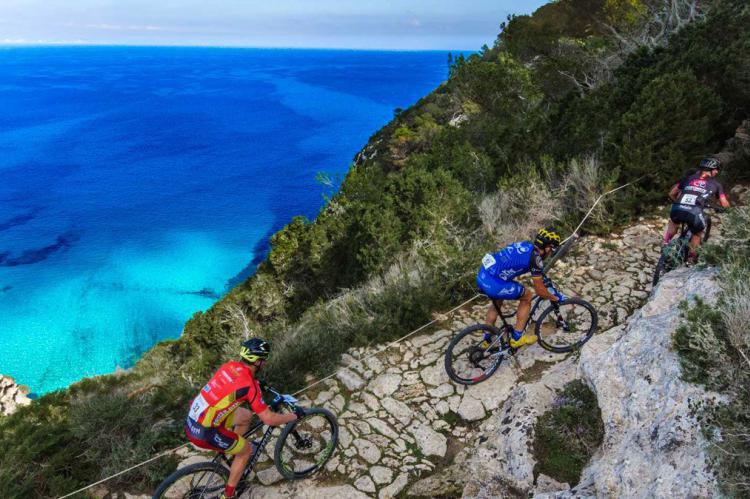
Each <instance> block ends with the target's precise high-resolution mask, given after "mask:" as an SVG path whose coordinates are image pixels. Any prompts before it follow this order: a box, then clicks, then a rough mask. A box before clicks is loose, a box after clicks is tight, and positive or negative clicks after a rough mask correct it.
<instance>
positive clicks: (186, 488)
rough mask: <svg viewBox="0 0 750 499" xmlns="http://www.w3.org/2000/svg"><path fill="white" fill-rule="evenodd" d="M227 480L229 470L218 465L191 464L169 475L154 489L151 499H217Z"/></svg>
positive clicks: (209, 462) (207, 463) (213, 463)
mask: <svg viewBox="0 0 750 499" xmlns="http://www.w3.org/2000/svg"><path fill="white" fill-rule="evenodd" d="M228 479H229V470H228V469H226V468H225V467H224V466H222V465H220V464H219V463H216V462H213V461H206V462H204V463H196V464H191V465H188V466H185V467H184V468H180V469H179V470H177V471H175V472H174V473H172V474H171V475H169V476H168V477H167V478H166V479H165V480H164V481H163V482H162V483H161V484H160V485H159V487H158V488H157V489H156V491H155V492H154V495H153V499H218V497H219V496H221V493H222V492H224V488H225V487H226V484H227V480H228Z"/></svg>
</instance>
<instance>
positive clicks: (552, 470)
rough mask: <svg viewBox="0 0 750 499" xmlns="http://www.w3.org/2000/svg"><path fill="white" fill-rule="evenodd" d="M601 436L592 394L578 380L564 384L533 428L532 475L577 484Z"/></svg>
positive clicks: (602, 427) (602, 431) (599, 422)
mask: <svg viewBox="0 0 750 499" xmlns="http://www.w3.org/2000/svg"><path fill="white" fill-rule="evenodd" d="M603 437H604V423H602V418H601V412H600V411H599V406H598V405H597V402H596V395H594V392H592V391H591V389H590V388H589V387H588V386H587V385H586V384H585V383H584V382H583V381H581V380H575V381H572V382H570V383H568V384H567V385H565V387H564V388H563V389H562V391H561V392H560V393H559V394H558V395H557V397H556V398H555V400H554V402H553V403H552V409H551V410H550V411H548V412H546V413H544V414H543V415H542V416H541V417H540V418H539V419H538V420H537V423H536V426H535V427H534V457H535V459H536V462H537V464H536V466H535V467H534V475H535V476H538V475H539V474H540V473H544V474H545V475H548V476H551V477H552V478H554V479H555V480H558V481H560V482H566V483H568V484H570V485H571V486H573V485H575V484H577V483H578V481H579V480H580V478H581V471H582V470H583V467H584V466H585V465H586V463H588V461H589V459H590V458H591V456H592V455H593V454H594V452H595V451H596V449H597V447H599V444H600V443H601V441H602V438H603Z"/></svg>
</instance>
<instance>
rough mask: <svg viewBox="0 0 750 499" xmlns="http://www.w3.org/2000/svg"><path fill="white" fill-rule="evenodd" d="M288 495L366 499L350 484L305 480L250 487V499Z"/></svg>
mask: <svg viewBox="0 0 750 499" xmlns="http://www.w3.org/2000/svg"><path fill="white" fill-rule="evenodd" d="M280 497H289V498H295V499H368V498H369V497H370V496H368V495H367V494H364V493H362V492H360V491H358V490H357V489H355V488H354V487H352V486H351V485H336V486H324V487H318V486H315V485H312V484H310V483H309V481H307V480H303V481H297V482H287V483H285V484H283V485H281V486H272V487H258V486H256V487H251V488H250V499H278V498H280Z"/></svg>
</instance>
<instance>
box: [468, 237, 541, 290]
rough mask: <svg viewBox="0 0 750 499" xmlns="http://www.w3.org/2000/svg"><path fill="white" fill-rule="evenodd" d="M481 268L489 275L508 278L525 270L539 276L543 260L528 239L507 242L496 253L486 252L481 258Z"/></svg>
mask: <svg viewBox="0 0 750 499" xmlns="http://www.w3.org/2000/svg"><path fill="white" fill-rule="evenodd" d="M482 269H484V270H485V271H487V272H488V273H489V274H490V275H491V276H493V277H497V278H499V279H503V280H506V281H507V280H510V279H513V278H515V277H518V276H520V275H522V274H525V273H527V272H531V275H532V276H540V275H542V272H543V270H544V261H543V260H542V255H540V254H539V250H537V249H536V247H535V246H534V245H533V244H532V243H531V242H529V241H521V242H518V243H513V244H509V245H508V246H506V247H505V248H503V249H501V250H500V251H498V252H497V253H492V254H489V253H488V254H486V255H484V258H482Z"/></svg>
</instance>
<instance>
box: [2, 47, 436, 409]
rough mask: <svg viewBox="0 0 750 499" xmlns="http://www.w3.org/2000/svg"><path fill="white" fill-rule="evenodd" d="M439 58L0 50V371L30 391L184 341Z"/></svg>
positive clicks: (312, 206)
mask: <svg viewBox="0 0 750 499" xmlns="http://www.w3.org/2000/svg"><path fill="white" fill-rule="evenodd" d="M447 58H448V53H447V52H441V51H435V52H397V51H393V52H382V51H351V50H291V49H289V50H287V49H229V48H188V47H92V46H88V47H80V46H78V47H55V46H51V47H0V347H1V348H0V373H2V374H3V375H9V376H12V377H13V378H15V380H16V381H17V382H18V383H20V384H24V385H27V386H28V387H29V388H30V390H31V392H32V395H34V396H38V395H41V394H44V393H48V392H50V391H54V390H56V389H60V388H63V387H66V386H68V385H69V384H71V383H73V382H75V381H77V380H80V379H82V378H84V377H87V376H93V375H99V374H104V373H110V372H113V371H116V370H117V369H118V368H123V369H126V368H128V367H130V366H132V365H133V364H134V363H135V362H136V361H137V359H138V358H139V357H140V356H141V355H142V354H143V352H144V351H146V350H148V349H149V348H150V347H152V346H153V345H154V344H156V343H157V342H159V341H162V340H166V339H170V338H177V337H179V335H180V333H181V331H182V328H183V326H184V324H185V322H186V321H187V320H188V319H189V318H190V317H191V316H192V315H193V314H195V313H196V312H199V311H203V310H206V309H207V308H209V307H210V306H211V305H212V304H213V303H215V302H216V300H217V299H219V298H220V297H221V296H222V295H223V294H224V293H226V292H227V290H229V289H231V287H233V286H234V285H236V284H237V283H239V282H241V281H242V280H244V279H246V278H247V277H249V276H250V275H251V274H252V272H253V271H254V269H255V266H256V265H257V263H258V262H259V261H261V260H262V259H263V257H264V256H265V254H266V252H267V250H268V240H269V236H270V235H271V234H273V233H274V232H275V231H277V230H278V229H279V228H281V227H283V226H284V225H285V224H286V223H288V222H289V221H290V220H291V219H292V217H293V216H295V215H304V216H307V217H310V218H312V217H314V216H315V215H316V213H317V212H318V211H319V210H320V208H321V207H322V206H323V204H324V202H325V196H330V195H332V194H333V193H334V192H335V190H336V188H337V187H338V185H339V184H340V182H341V179H342V178H343V176H344V175H345V174H346V171H347V170H348V168H349V166H350V164H351V162H352V159H353V157H354V155H355V154H356V153H357V151H359V150H360V148H361V147H362V146H363V145H364V144H365V143H366V142H367V140H368V138H369V137H370V136H371V135H372V134H373V133H374V132H375V131H377V129H379V128H380V127H381V126H383V125H385V124H386V123H387V122H388V121H389V120H390V119H391V118H392V117H393V113H394V109H395V108H399V107H401V108H405V107H408V106H409V105H411V104H413V103H414V102H416V101H417V100H418V99H419V98H420V97H421V96H423V95H425V94H427V93H428V92H430V91H431V90H433V89H434V88H435V87H436V86H438V85H439V84H440V83H441V82H442V81H443V80H444V79H445V78H446V76H447V70H448V66H447Z"/></svg>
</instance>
